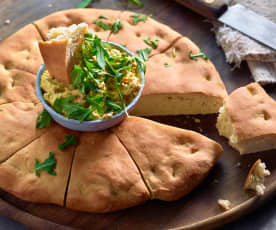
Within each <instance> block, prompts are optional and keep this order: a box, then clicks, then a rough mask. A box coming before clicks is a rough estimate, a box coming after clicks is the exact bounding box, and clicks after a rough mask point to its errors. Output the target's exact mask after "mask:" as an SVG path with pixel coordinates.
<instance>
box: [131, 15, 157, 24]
mask: <svg viewBox="0 0 276 230" xmlns="http://www.w3.org/2000/svg"><path fill="white" fill-rule="evenodd" d="M130 17H132V18H134V20H133V24H134V25H136V24H137V23H138V22H142V21H143V22H145V21H147V19H148V18H150V17H152V14H149V15H143V16H142V15H141V14H133V15H131V16H130Z"/></svg>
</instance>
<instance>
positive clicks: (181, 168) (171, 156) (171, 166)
mask: <svg viewBox="0 0 276 230" xmlns="http://www.w3.org/2000/svg"><path fill="white" fill-rule="evenodd" d="M113 131H114V132H115V133H116V135H117V136H118V137H119V139H120V140H121V142H122V143H123V144H124V146H125V147H126V149H127V150H128V152H129V153H130V155H131V156H132V158H133V159H134V161H135V162H136V164H137V166H138V167H139V169H140V171H141V173H142V175H143V178H144V179H145V181H146V183H147V186H148V187H149V189H150V190H151V194H152V199H160V200H165V201H173V200H177V199H179V198H181V197H182V196H184V195H186V194H187V193H189V192H190V191H192V190H193V189H194V188H195V187H196V186H197V185H198V184H199V183H200V182H201V181H202V180H203V179H204V178H205V177H206V175H207V174H208V172H209V171H210V169H211V168H212V167H213V166H214V164H215V163H216V161H217V160H218V158H219V156H220V154H221V152H222V148H221V146H220V145H219V144H218V143H216V142H214V141H212V140H210V139H208V138H206V137H204V136H202V135H200V134H198V133H195V132H193V131H188V130H182V129H179V128H174V127H170V126H166V125H162V124H159V123H157V122H153V121H150V120H146V119H143V118H138V117H129V118H128V119H126V120H125V121H124V122H123V123H122V124H121V125H120V126H117V127H115V128H113Z"/></svg>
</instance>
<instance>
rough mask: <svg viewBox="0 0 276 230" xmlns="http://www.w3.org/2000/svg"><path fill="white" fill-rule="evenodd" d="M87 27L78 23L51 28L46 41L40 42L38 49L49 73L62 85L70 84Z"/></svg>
mask: <svg viewBox="0 0 276 230" xmlns="http://www.w3.org/2000/svg"><path fill="white" fill-rule="evenodd" d="M86 33H88V25H87V24H86V23H80V24H78V25H75V24H74V25H71V26H69V27H58V28H52V29H51V30H50V31H49V33H48V34H47V37H48V41H40V42H39V48H40V52H41V55H42V57H43V60H44V63H45V65H46V68H47V70H48V71H49V73H50V74H51V75H52V76H53V77H54V78H56V79H57V80H58V81H60V82H63V83H64V84H69V83H71V73H72V70H73V67H74V64H76V62H77V60H78V57H79V54H80V49H81V44H82V43H83V40H84V35H85V34H86Z"/></svg>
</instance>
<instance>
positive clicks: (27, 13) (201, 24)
mask: <svg viewBox="0 0 276 230" xmlns="http://www.w3.org/2000/svg"><path fill="white" fill-rule="evenodd" d="M79 2H80V0H70V1H68V0H58V1H54V0H41V1H39V0H24V1H23V0H1V1H0V41H1V40H4V39H5V38H6V37H8V36H9V35H11V34H12V33H14V32H15V31H17V30H18V29H20V28H21V27H22V26H24V25H26V24H28V23H31V22H33V21H34V20H36V19H38V18H41V17H44V16H46V15H48V14H50V13H51V12H55V11H59V10H62V9H69V8H73V7H74V6H75V5H76V4H77V3H79ZM126 2H127V1H126V0H95V1H94V3H93V4H92V5H91V7H95V8H110V9H126V7H127V5H126ZM144 3H145V7H144V9H143V10H139V9H135V8H133V7H130V8H128V9H131V10H137V11H142V12H143V13H151V14H153V18H155V19H156V20H158V21H161V22H163V23H165V24H168V25H170V26H171V27H172V28H173V29H175V30H176V31H178V32H180V33H181V34H182V35H184V36H187V37H189V38H190V39H191V40H193V41H194V42H195V43H196V44H198V45H199V46H200V47H201V48H202V49H203V50H204V51H205V53H206V54H207V56H209V57H210V58H211V60H212V61H213V63H214V64H215V66H216V67H217V69H218V71H219V72H220V74H221V75H222V76H223V79H227V82H229V83H228V84H227V85H226V88H227V90H228V93H231V92H232V91H233V90H234V89H235V88H236V84H235V81H237V80H239V82H242V83H243V84H247V83H249V82H251V81H252V79H251V77H250V72H249V70H248V68H247V66H246V65H245V64H243V65H242V66H241V68H240V69H235V70H233V71H232V70H231V68H232V67H231V66H230V65H228V64H227V63H226V62H225V58H224V54H223V52H222V50H221V49H220V48H218V47H217V46H216V42H215V37H214V34H213V33H212V32H211V28H212V25H211V24H210V23H208V22H207V21H205V20H204V19H203V18H201V17H200V16H198V15H196V14H194V13H192V12H190V11H189V10H187V9H185V8H184V7H182V6H180V5H178V4H177V3H175V2H173V1H171V0H162V1H161V0H144ZM180 15H181V17H179V16H180ZM179 18H181V19H182V20H184V22H185V23H184V22H183V23H182V22H179ZM183 25H185V26H183ZM231 82H232V83H231ZM266 89H267V90H268V92H269V93H270V94H271V95H272V96H273V97H274V98H276V93H275V92H276V88H275V86H271V87H267V88H266ZM275 205H276V198H274V199H273V200H271V201H270V202H267V203H266V204H265V205H264V206H262V207H260V208H259V209H258V210H256V211H254V212H253V213H251V214H249V215H247V216H245V217H244V218H242V219H240V220H238V221H236V222H234V223H231V224H228V225H225V226H223V227H221V228H220V229H221V230H230V229H231V230H233V229H250V230H251V229H253V230H254V229H260V230H272V229H276V208H275ZM0 229H10V230H13V229H14V230H23V229H27V228H25V227H24V226H23V225H21V224H18V223H16V222H14V221H12V220H10V219H9V218H7V217H4V216H2V215H0Z"/></svg>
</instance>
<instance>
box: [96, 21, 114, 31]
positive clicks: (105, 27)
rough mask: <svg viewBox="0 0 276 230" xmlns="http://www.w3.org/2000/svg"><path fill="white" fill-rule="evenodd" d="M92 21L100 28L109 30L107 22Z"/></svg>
mask: <svg viewBox="0 0 276 230" xmlns="http://www.w3.org/2000/svg"><path fill="white" fill-rule="evenodd" d="M94 23H95V24H96V25H97V26H98V27H100V28H102V29H103V30H111V28H110V26H109V25H107V24H105V23H104V22H102V21H99V20H95V21H94Z"/></svg>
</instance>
